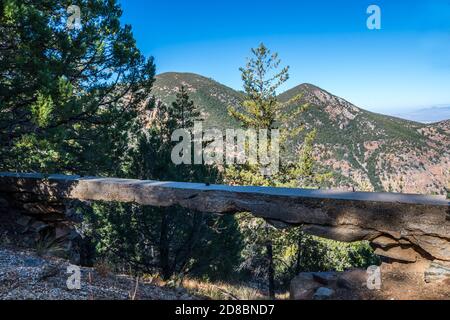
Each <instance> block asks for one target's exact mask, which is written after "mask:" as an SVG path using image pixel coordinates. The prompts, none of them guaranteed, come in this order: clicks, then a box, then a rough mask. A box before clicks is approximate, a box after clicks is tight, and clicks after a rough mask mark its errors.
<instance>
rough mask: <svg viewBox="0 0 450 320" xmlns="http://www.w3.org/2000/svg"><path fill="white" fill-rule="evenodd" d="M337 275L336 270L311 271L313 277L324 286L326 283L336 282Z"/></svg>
mask: <svg viewBox="0 0 450 320" xmlns="http://www.w3.org/2000/svg"><path fill="white" fill-rule="evenodd" d="M337 278H338V276H337V274H336V272H314V273H313V279H314V280H315V281H316V282H318V283H320V284H322V285H324V286H328V285H332V284H334V283H335V282H336V280H337Z"/></svg>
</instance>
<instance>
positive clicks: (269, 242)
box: [266, 232, 275, 299]
mask: <svg viewBox="0 0 450 320" xmlns="http://www.w3.org/2000/svg"><path fill="white" fill-rule="evenodd" d="M266 250H267V259H268V261H269V298H270V299H275V271H274V267H273V248H272V240H270V239H269V233H268V232H267V242H266Z"/></svg>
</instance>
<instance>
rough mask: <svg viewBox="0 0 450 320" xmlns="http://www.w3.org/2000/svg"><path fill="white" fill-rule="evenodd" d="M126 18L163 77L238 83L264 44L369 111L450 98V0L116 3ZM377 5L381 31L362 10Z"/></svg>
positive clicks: (303, 74)
mask: <svg viewBox="0 0 450 320" xmlns="http://www.w3.org/2000/svg"><path fill="white" fill-rule="evenodd" d="M120 3H121V4H122V8H123V11H124V13H123V18H122V22H123V23H127V24H131V26H132V27H133V32H134V35H135V38H136V39H137V43H138V46H139V48H140V49H141V50H142V52H143V53H144V54H145V55H147V56H154V57H155V60H156V66H157V71H158V73H162V72H167V71H179V72H194V73H199V74H202V75H204V76H207V77H211V78H214V79H215V80H217V81H219V82H221V83H223V84H226V85H228V86H230V87H232V88H235V89H241V87H242V86H241V81H240V73H239V70H238V68H239V67H240V66H243V65H244V64H245V58H246V57H247V56H249V50H250V48H251V47H256V46H257V45H258V44H259V43H260V42H264V43H265V44H266V45H267V46H268V47H269V48H271V49H272V50H273V51H277V52H278V53H279V55H280V57H281V59H282V60H283V63H284V64H287V65H289V66H290V68H291V69H290V75H291V78H290V79H289V81H288V82H287V83H286V84H285V86H284V88H283V90H284V89H288V88H290V87H293V86H295V85H297V84H300V83H304V82H309V83H313V84H315V85H318V86H320V87H322V88H323V89H326V90H328V91H330V92H331V93H334V94H336V95H339V96H341V97H343V98H345V99H347V100H349V101H351V102H353V103H355V104H356V105H358V106H360V107H362V108H366V109H369V110H373V111H377V112H385V113H396V112H402V111H406V110H410V109H416V108H420V107H427V106H434V105H441V104H450V0H434V1H433V0H428V1H426V0H423V1H414V0H408V1H407V0H386V1H380V0H372V1H366V0H354V1H353V0H335V1H323V0H316V1H310V0H309V1H302V0H292V1H283V0H278V1H275V0H273V1H266V0H258V1H256V0H241V1H237V0H226V1H216V0H210V1H195V0H184V1H179V0H171V1H166V0H120ZM370 4H377V5H378V6H379V7H380V8H381V23H382V25H381V27H382V29H381V30H368V29H367V27H366V20H367V17H368V15H367V14H366V9H367V7H368V6H369V5H370Z"/></svg>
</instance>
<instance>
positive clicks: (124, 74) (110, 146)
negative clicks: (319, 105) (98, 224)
mask: <svg viewBox="0 0 450 320" xmlns="http://www.w3.org/2000/svg"><path fill="white" fill-rule="evenodd" d="M71 4H74V3H73V2H72V1H68V0H67V1H56V0H39V1H37V0H32V1H25V2H24V1H17V0H8V1H4V2H2V6H1V7H0V10H1V11H2V12H1V15H0V43H2V44H8V45H4V46H2V50H1V56H0V75H1V76H0V170H4V171H7V170H17V171H38V170H39V171H43V172H53V173H54V172H65V173H76V174H97V175H116V174H119V173H120V166H118V165H117V163H119V162H120V161H121V160H122V159H121V157H122V155H123V154H124V153H125V152H126V150H127V149H128V142H130V141H132V140H133V135H135V133H134V132H135V131H136V130H138V128H139V127H140V125H139V123H138V122H139V117H138V113H139V110H140V109H141V108H142V105H143V103H144V99H146V97H147V96H148V93H149V90H150V88H151V84H152V82H153V76H154V65H153V61H152V59H151V58H150V59H148V60H146V59H145V58H144V57H143V56H142V55H141V54H140V52H139V50H138V49H137V47H136V44H135V41H134V39H133V37H132V33H131V29H130V27H129V26H121V24H120V16H121V13H122V12H121V9H120V7H119V6H118V4H117V3H116V2H115V1H110V0H103V1H92V0H82V1H77V2H76V3H75V4H77V5H78V6H80V7H81V8H82V14H83V20H82V27H81V29H68V28H67V27H66V20H67V13H66V9H67V7H68V6H69V5H71ZM24 155H27V156H24Z"/></svg>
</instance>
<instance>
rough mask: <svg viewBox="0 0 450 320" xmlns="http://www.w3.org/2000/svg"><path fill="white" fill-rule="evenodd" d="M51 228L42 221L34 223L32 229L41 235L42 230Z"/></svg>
mask: <svg viewBox="0 0 450 320" xmlns="http://www.w3.org/2000/svg"><path fill="white" fill-rule="evenodd" d="M49 227H50V226H49V225H48V224H46V223H43V222H41V221H35V222H33V224H32V225H31V228H32V229H33V230H34V231H35V232H36V233H39V232H41V231H42V230H45V229H47V228H49Z"/></svg>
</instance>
